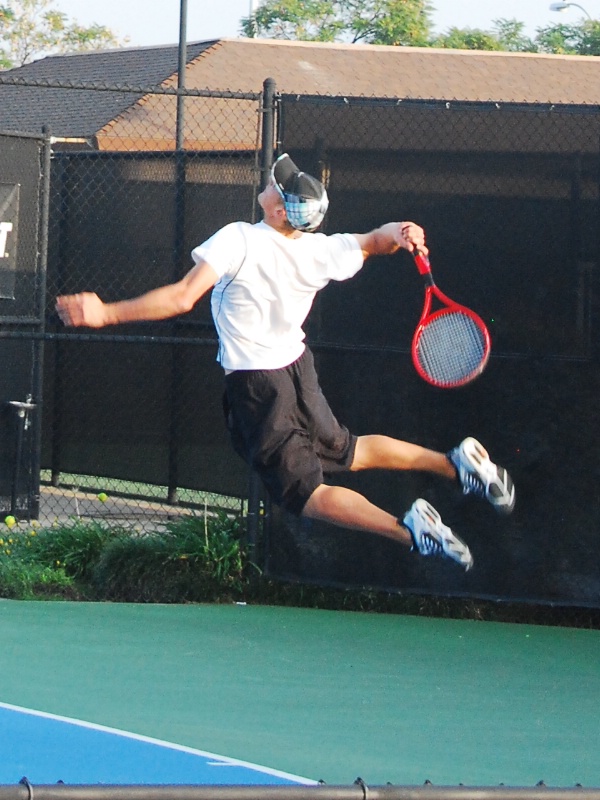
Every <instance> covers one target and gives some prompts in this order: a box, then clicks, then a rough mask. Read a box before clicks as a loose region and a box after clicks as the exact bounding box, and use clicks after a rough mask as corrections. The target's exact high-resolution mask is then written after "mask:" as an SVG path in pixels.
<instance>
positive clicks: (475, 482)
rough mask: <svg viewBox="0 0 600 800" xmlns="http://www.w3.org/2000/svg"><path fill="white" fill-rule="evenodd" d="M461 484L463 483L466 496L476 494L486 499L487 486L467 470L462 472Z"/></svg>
mask: <svg viewBox="0 0 600 800" xmlns="http://www.w3.org/2000/svg"><path fill="white" fill-rule="evenodd" d="M460 482H461V483H462V487H463V493H464V494H475V495H477V496H478V497H485V496H486V491H485V484H484V483H483V481H482V480H481V478H479V477H478V476H477V475H475V474H473V473H472V472H467V471H466V470H464V471H461V476H460Z"/></svg>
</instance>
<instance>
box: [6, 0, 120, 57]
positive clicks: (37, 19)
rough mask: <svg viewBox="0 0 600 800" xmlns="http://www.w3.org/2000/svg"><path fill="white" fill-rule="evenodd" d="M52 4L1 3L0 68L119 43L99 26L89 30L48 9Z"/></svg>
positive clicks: (44, 0)
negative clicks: (53, 55)
mask: <svg viewBox="0 0 600 800" xmlns="http://www.w3.org/2000/svg"><path fill="white" fill-rule="evenodd" d="M53 2H54V0H4V5H0V68H4V69H7V68H11V67H18V66H22V65H23V64H27V63H28V62H30V61H33V60H34V59H35V58H37V57H40V56H42V55H48V54H51V53H66V52H72V51H75V50H78V51H81V50H99V49H101V48H104V47H116V46H119V44H122V43H123V42H120V41H119V40H118V39H117V37H116V36H115V35H114V33H113V32H112V31H111V30H109V29H108V28H106V27H104V26H102V25H92V26H90V27H89V28H86V27H83V26H81V25H79V24H78V23H77V22H76V21H75V20H70V19H69V18H68V17H67V15H66V14H63V13H62V12H60V11H56V10H55V9H53V8H52V4H53Z"/></svg>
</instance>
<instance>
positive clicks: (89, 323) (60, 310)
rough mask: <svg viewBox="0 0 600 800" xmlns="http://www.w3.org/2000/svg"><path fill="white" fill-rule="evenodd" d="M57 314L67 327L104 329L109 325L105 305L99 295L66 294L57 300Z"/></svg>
mask: <svg viewBox="0 0 600 800" xmlns="http://www.w3.org/2000/svg"><path fill="white" fill-rule="evenodd" d="M56 312H57V314H58V316H59V317H60V319H61V321H62V322H63V323H64V324H65V325H71V326H73V327H76V328H78V327H82V326H84V327H87V328H102V327H103V326H104V325H106V324H107V320H106V314H105V305H104V303H103V302H102V300H100V298H99V297H98V295H97V294H94V293H93V292H81V293H80V294H65V295H62V296H61V297H58V298H57V300H56Z"/></svg>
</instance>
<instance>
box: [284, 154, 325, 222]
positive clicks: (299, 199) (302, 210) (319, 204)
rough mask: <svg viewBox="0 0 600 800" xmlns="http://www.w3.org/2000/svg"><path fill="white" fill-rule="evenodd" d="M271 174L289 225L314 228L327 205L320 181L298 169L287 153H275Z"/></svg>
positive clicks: (320, 219)
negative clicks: (276, 157)
mask: <svg viewBox="0 0 600 800" xmlns="http://www.w3.org/2000/svg"><path fill="white" fill-rule="evenodd" d="M271 174H272V176H273V181H274V183H275V188H276V189H277V191H278V192H279V194H280V195H281V198H282V200H283V204H284V206H285V211H286V214H287V218H288V222H289V223H290V225H291V226H292V227H293V228H296V229H297V230H299V231H314V230H315V228H318V227H319V225H320V224H321V222H322V221H323V217H324V216H325V212H326V211H327V206H328V205H329V199H328V198H327V192H326V191H325V187H324V186H323V184H322V183H321V181H318V180H317V179H316V178H313V176H312V175H309V174H308V173H306V172H302V171H301V170H299V169H298V167H297V166H296V165H295V164H294V162H293V161H292V159H291V158H290V157H289V156H288V154H287V153H284V154H283V155H281V156H279V158H278V159H277V161H276V162H275V163H274V164H273V169H272V172H271Z"/></svg>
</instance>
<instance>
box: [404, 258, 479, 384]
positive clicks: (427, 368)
mask: <svg viewBox="0 0 600 800" xmlns="http://www.w3.org/2000/svg"><path fill="white" fill-rule="evenodd" d="M412 255H413V258H414V260H415V264H416V265H417V269H418V270H419V273H420V274H421V275H422V277H423V281H424V283H425V302H424V304H423V313H422V314H421V319H420V320H419V324H418V325H417V329H416V331H415V335H414V337H413V341H412V349H411V354H412V360H413V364H414V365H415V369H416V370H417V372H418V373H419V375H420V376H421V377H422V378H423V379H424V380H426V381H427V382H428V383H431V384H433V385H434V386H439V387H441V388H442V389H452V388H454V387H456V386H464V385H465V384H466V383H470V382H471V381H472V380H474V379H475V378H476V377H477V376H478V375H481V373H482V372H483V370H484V369H485V366H486V364H487V362H488V359H489V357H490V348H491V344H490V334H489V332H488V329H487V327H486V325H485V322H484V321H483V320H482V319H481V317H479V316H477V314H475V312H474V311H471V309H470V308H466V307H465V306H461V305H459V304H458V303H455V302H454V300H451V299H450V298H449V297H447V296H446V295H445V294H444V293H443V292H441V291H440V290H439V289H438V287H437V286H436V285H435V282H434V280H433V275H432V274H431V265H430V263H429V258H428V257H427V256H426V255H424V254H423V253H422V252H421V251H420V250H418V249H417V248H415V249H414V250H413V253H412ZM434 297H435V298H436V300H438V301H439V303H441V305H442V307H441V308H438V309H437V310H436V311H432V310H431V306H432V301H433V298H434Z"/></svg>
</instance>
